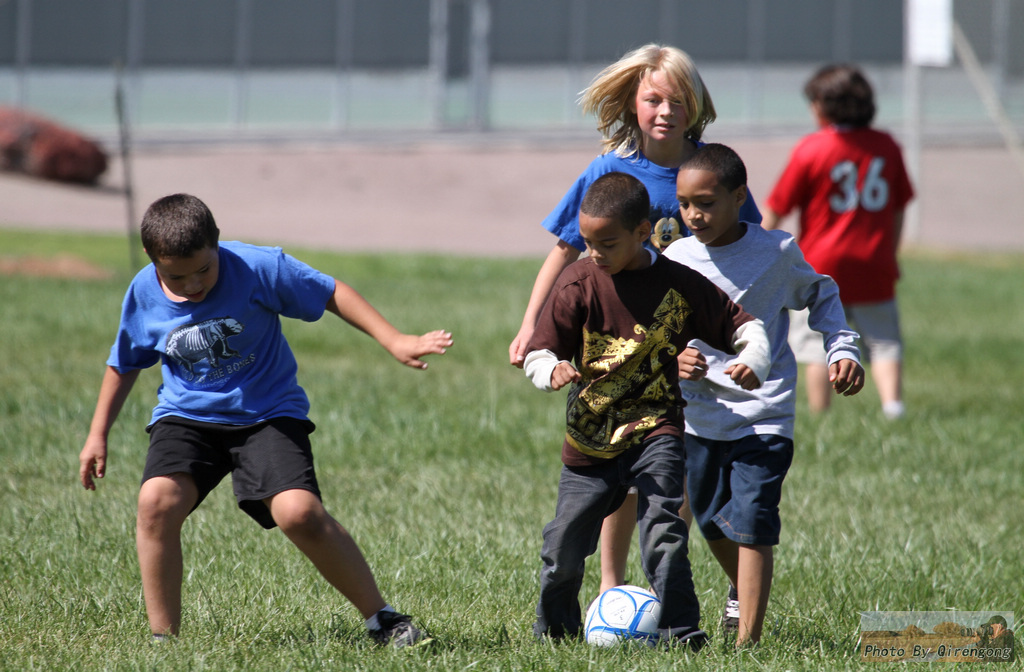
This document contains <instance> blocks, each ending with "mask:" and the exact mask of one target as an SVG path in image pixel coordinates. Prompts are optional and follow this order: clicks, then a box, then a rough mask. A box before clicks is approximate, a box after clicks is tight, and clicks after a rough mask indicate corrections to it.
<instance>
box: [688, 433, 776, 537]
mask: <svg viewBox="0 0 1024 672" xmlns="http://www.w3.org/2000/svg"><path fill="white" fill-rule="evenodd" d="M685 446H686V487H687V489H688V493H689V497H690V509H691V510H692V511H693V518H694V520H696V521H697V525H698V526H699V527H700V531H701V534H703V535H704V538H705V539H707V540H708V541H715V540H718V539H722V538H728V539H731V540H732V541H735V542H736V543H739V544H750V545H754V546H775V545H777V544H778V543H779V531H780V530H781V528H782V522H781V521H780V519H779V501H780V500H781V499H782V481H783V479H785V477H786V472H788V471H789V466H790V465H791V464H792V463H793V441H792V439H787V438H785V437H782V436H775V435H772V434H764V435H757V434H751V435H749V436H744V437H743V438H741V439H737V440H736V441H715V440H713V439H705V438H702V437H698V436H694V435H693V434H687V435H686V443H685Z"/></svg>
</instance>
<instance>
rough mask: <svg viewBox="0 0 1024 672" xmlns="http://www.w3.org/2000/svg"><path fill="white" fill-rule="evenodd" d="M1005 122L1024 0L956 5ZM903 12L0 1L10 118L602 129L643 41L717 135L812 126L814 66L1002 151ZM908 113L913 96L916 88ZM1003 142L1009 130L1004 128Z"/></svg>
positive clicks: (344, 0)
mask: <svg viewBox="0 0 1024 672" xmlns="http://www.w3.org/2000/svg"><path fill="white" fill-rule="evenodd" d="M952 2H953V15H954V19H955V21H956V24H957V26H958V27H959V29H960V30H962V34H963V36H964V37H965V38H966V41H967V44H968V45H969V46H970V48H971V49H972V50H973V52H974V54H975V55H976V56H977V59H978V61H979V63H980V67H981V69H982V72H983V74H984V76H985V81H986V82H987V84H988V85H990V86H991V89H992V92H994V96H995V99H996V102H997V105H998V107H999V108H1000V110H1001V114H1003V115H1004V121H1007V122H1008V123H1009V124H1010V125H1011V126H1012V127H1014V128H1016V129H1018V131H1019V129H1021V128H1022V127H1024V40H1022V39H1020V34H1021V30H1022V29H1024V0H952ZM904 4H905V3H904V2H900V1H898V0H714V1H713V2H711V1H704V0H629V1H628V2H626V1H622V0H287V1H286V0H89V1H88V2H83V1H82V0H0V104H3V105H12V106H17V107H22V108H25V109H28V110H31V111H35V112H39V113H42V114H45V115H48V116H50V117H51V118H54V119H56V120H58V121H62V122H64V123H67V124H69V125H72V126H75V127H78V128H80V129H82V130H85V131H87V132H90V133H92V134H94V135H96V136H99V137H101V138H115V137H116V132H117V114H116V110H115V105H114V91H115V89H116V87H118V86H122V87H123V90H124V92H125V101H126V106H125V108H126V110H127V117H128V119H129V120H130V122H131V125H132V128H133V135H134V137H135V139H136V142H181V141H205V140H221V141H222V140H231V139H240V140H251V139H261V138H266V139H279V138H315V139H330V138H343V139H344V138H348V139H351V138H358V137H363V136H373V137H374V138H376V139H378V140H379V139H381V138H383V139H386V138H387V137H388V136H389V135H390V136H394V137H407V136H410V135H412V136H415V135H417V134H423V133H428V132H429V133H438V132H440V133H444V132H453V131H486V132H491V133H513V134H515V133H538V132H541V133H544V132H552V133H554V134H556V135H560V136H564V137H571V136H573V135H584V134H587V133H591V134H592V133H593V121H592V120H589V119H585V118H584V117H583V115H582V114H581V112H580V111H579V108H578V106H577V98H578V94H579V92H580V90H581V89H583V88H584V87H585V86H586V85H587V83H588V82H589V81H590V79H591V78H592V77H593V75H594V74H595V73H596V72H597V71H598V70H599V69H600V68H601V67H603V66H605V65H607V64H608V63H610V62H612V61H614V60H615V59H617V58H618V57H619V56H621V55H622V54H623V53H624V52H625V51H627V50H629V49H631V48H634V47H637V46H640V45H642V44H644V43H646V42H652V41H653V42H660V43H664V44H672V45H675V46H679V47H681V48H683V49H684V50H686V51H687V52H689V53H690V55H691V56H692V57H693V58H694V60H695V61H696V63H697V65H698V68H699V69H700V71H701V73H702V75H703V77H704V79H705V82H706V83H707V85H708V88H709V89H710V90H711V92H712V95H713V97H714V99H715V103H716V107H717V108H718V112H719V121H718V122H717V123H716V124H715V125H714V126H713V127H712V128H713V129H714V132H715V133H718V132H719V131H720V130H722V131H727V132H728V133H729V134H731V135H735V134H756V135H763V134H791V133H794V132H800V131H802V130H805V129H807V128H809V126H810V116H809V114H808V112H807V108H806V104H805V101H804V100H803V99H802V97H801V93H800V92H801V88H802V85H803V82H804V81H805V80H806V78H807V77H808V76H809V75H810V74H811V73H812V72H813V71H814V69H816V68H817V67H818V66H820V65H822V64H824V63H826V62H832V61H853V62H856V63H858V64H860V65H861V66H862V67H863V68H864V69H865V71H866V72H867V74H868V75H869V77H870V78H871V79H872V82H873V84H874V85H875V87H876V92H877V95H878V98H879V108H880V109H879V117H878V124H879V125H880V126H888V127H890V128H891V129H892V130H894V131H895V132H896V133H897V134H899V133H900V132H901V129H905V128H906V125H907V119H908V114H909V110H908V109H907V108H908V106H910V105H914V106H919V108H918V109H916V110H914V115H913V117H912V118H913V119H914V122H913V123H915V124H918V125H919V126H920V128H919V129H918V130H919V131H920V132H921V133H922V135H923V137H924V138H925V141H927V142H958V141H971V142H974V141H977V140H978V139H992V140H995V141H998V140H999V138H1000V134H999V130H998V123H997V119H996V118H995V117H994V115H993V111H992V101H991V100H990V101H988V102H987V104H986V100H985V98H984V95H982V92H980V91H979V87H978V84H977V81H976V80H972V79H971V76H970V75H971V73H970V72H969V71H968V70H966V69H965V68H964V67H963V65H964V64H963V63H962V59H961V58H959V56H958V57H957V58H955V59H954V61H953V62H952V63H951V64H949V65H948V66H944V67H925V68H917V69H914V70H911V69H910V68H908V66H907V65H906V64H905V63H904V52H905V49H904V43H905V32H906V30H905V29H906V26H905V7H904ZM911 84H912V85H913V87H914V98H913V99H911V98H909V97H908V95H907V93H908V86H910V85H911ZM1003 130H1004V135H1005V130H1006V129H1005V128H1004V129H1003Z"/></svg>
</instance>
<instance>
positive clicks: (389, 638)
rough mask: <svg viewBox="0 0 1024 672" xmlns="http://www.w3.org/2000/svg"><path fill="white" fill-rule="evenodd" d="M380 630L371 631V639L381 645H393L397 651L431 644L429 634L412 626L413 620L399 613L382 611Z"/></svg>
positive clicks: (379, 616) (379, 614)
mask: <svg viewBox="0 0 1024 672" xmlns="http://www.w3.org/2000/svg"><path fill="white" fill-rule="evenodd" d="M377 623H379V624H380V628H378V629H376V630H370V637H372V638H373V641H375V642H377V643H378V644H381V645H389V644H390V645H391V646H393V647H394V648H396V649H404V648H406V647H411V646H420V645H422V644H426V643H427V642H430V641H431V639H430V637H429V636H428V635H427V633H425V632H423V631H422V630H420V629H419V628H417V627H416V626H415V625H413V624H412V618H411V617H410V616H406V615H405V614H400V613H398V612H397V611H381V612H379V613H378V614H377Z"/></svg>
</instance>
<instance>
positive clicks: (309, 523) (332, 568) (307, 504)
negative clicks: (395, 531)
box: [264, 489, 385, 618]
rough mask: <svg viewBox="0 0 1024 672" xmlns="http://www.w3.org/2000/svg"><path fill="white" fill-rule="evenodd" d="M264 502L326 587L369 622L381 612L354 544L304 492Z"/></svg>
mask: <svg viewBox="0 0 1024 672" xmlns="http://www.w3.org/2000/svg"><path fill="white" fill-rule="evenodd" d="M264 502H265V503H266V505H267V508H269V509H270V515H271V516H273V518H274V522H275V523H277V525H278V527H280V528H281V531H282V532H284V533H285V536H287V537H288V539H290V540H291V542H292V543H293V544H295V545H296V546H297V547H298V549H299V550H300V551H302V552H303V553H304V554H305V555H306V557H307V558H309V559H310V561H311V562H312V563H313V565H314V566H315V567H316V568H317V570H319V571H320V573H321V574H322V575H323V577H324V578H325V579H327V581H328V583H330V584H331V585H332V586H334V587H335V588H336V589H337V590H338V591H339V592H340V593H341V594H342V595H344V596H345V597H346V598H347V599H348V600H349V601H350V602H351V603H352V604H353V605H354V606H355V608H356V609H358V610H359V613H361V614H362V615H363V618H370V617H371V616H373V615H374V614H376V613H377V612H378V611H380V610H381V609H383V608H384V605H385V603H384V598H383V597H381V594H380V591H379V590H378V589H377V582H376V581H375V580H374V578H373V573H372V572H371V571H370V566H369V565H368V564H367V563H366V558H364V557H363V554H362V552H361V551H360V550H359V547H358V546H357V545H356V542H355V540H353V539H352V537H351V535H349V533H348V532H347V531H346V530H345V528H343V527H342V526H341V525H340V524H339V523H338V521H336V520H335V519H334V518H333V517H332V516H331V515H330V514H329V513H327V510H326V509H324V506H323V503H322V502H321V501H320V498H319V497H317V496H316V495H315V494H313V493H312V492H310V491H308V490H301V489H293V490H285V491H284V492H281V493H278V494H276V495H273V496H272V497H268V498H267V499H266V500H264Z"/></svg>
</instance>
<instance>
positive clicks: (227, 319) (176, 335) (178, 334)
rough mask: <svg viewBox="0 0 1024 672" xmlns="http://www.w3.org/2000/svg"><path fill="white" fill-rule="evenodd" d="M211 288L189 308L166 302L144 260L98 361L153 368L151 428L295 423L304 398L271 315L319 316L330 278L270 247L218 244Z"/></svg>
mask: <svg viewBox="0 0 1024 672" xmlns="http://www.w3.org/2000/svg"><path fill="white" fill-rule="evenodd" d="M218 257H219V271H218V279H217V283H216V284H215V285H214V287H213V289H212V290H211V291H210V293H209V294H208V295H207V297H206V298H205V299H204V300H203V301H201V302H198V303H193V302H189V301H185V302H176V301H172V300H171V299H169V298H168V297H167V295H166V294H164V291H163V289H162V288H161V286H160V281H159V279H158V278H157V274H156V269H155V268H154V266H153V265H152V264H150V265H148V266H146V267H145V268H144V269H142V270H141V271H140V272H139V273H138V275H136V276H135V278H134V280H132V283H131V285H130V286H129V288H128V291H127V293H126V294H125V298H124V302H123V304H122V308H121V323H120V326H119V328H118V333H117V338H116V340H115V342H114V344H113V346H112V347H111V349H110V357H109V359H108V360H107V364H108V365H109V366H111V367H113V368H115V369H117V370H118V371H119V372H121V373H125V372H127V371H131V370H136V369H144V368H148V367H150V366H153V365H154V364H156V363H157V362H160V364H161V373H162V376H163V384H162V385H161V386H160V389H159V391H158V393H157V397H158V401H157V405H156V407H155V408H154V409H153V416H152V420H151V421H150V422H151V424H152V423H153V422H156V421H157V420H159V419H160V418H162V417H165V416H169V415H175V416H180V417H185V418H190V419H193V420H201V421H204V422H213V423H219V424H229V425H250V424H253V423H256V422H261V421H263V420H267V419H269V418H273V417H293V418H298V419H302V420H305V419H307V415H308V413H309V400H308V398H307V397H306V393H305V391H304V390H303V389H302V388H301V387H300V386H299V384H298V379H297V376H296V374H297V371H298V366H297V364H296V362H295V356H294V355H293V354H292V351H291V348H290V347H289V345H288V342H287V340H286V339H285V337H284V334H283V333H282V331H281V320H280V317H281V316H284V317H291V318H296V319H301V320H305V321H307V322H313V321H316V320H318V319H320V317H321V316H322V315H323V313H324V310H325V309H326V307H327V302H328V300H329V299H330V297H331V295H332V293H333V291H334V286H335V281H334V278H333V277H331V276H329V275H326V274H324V273H321V272H320V271H317V270H316V269H314V268H312V267H310V266H308V265H306V264H304V263H302V262H300V261H298V260H297V259H295V258H293V257H291V256H289V255H287V254H285V253H284V252H283V251H282V250H281V249H280V248H272V247H258V246H255V245H248V244H245V243H239V242H223V243H221V244H220V246H219V250H218Z"/></svg>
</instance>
